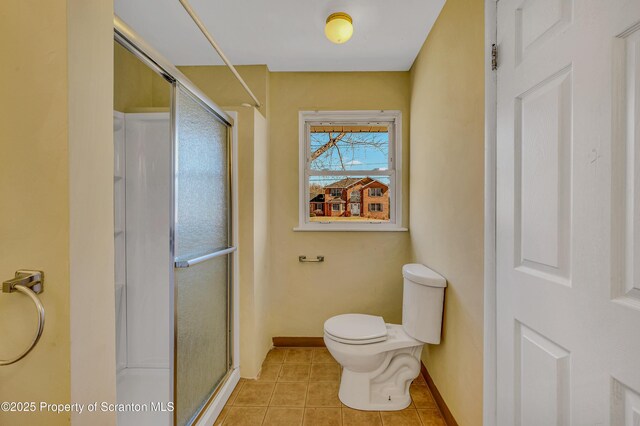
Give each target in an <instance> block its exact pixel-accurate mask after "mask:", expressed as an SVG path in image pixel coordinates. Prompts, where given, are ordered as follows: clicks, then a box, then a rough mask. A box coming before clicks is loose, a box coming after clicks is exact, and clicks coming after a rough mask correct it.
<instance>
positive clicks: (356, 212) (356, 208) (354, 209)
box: [351, 203, 360, 216]
mask: <svg viewBox="0 0 640 426" xmlns="http://www.w3.org/2000/svg"><path fill="white" fill-rule="evenodd" d="M351 215H352V216H360V203H351Z"/></svg>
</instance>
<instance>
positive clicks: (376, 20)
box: [115, 0, 445, 71]
mask: <svg viewBox="0 0 640 426" xmlns="http://www.w3.org/2000/svg"><path fill="white" fill-rule="evenodd" d="M444 2H445V0H191V1H190V4H191V6H192V7H193V9H194V10H195V11H196V12H197V13H198V15H199V16H200V18H201V19H202V21H203V22H204V23H205V25H206V26H207V28H208V30H209V32H210V33H211V34H212V35H213V37H214V38H215V39H216V41H217V42H218V44H219V45H220V46H221V48H222V50H223V51H224V53H225V54H226V55H227V56H228V57H229V59H230V60H231V62H232V63H233V64H234V65H250V64H267V65H268V66H269V69H270V70H272V71H405V70H408V69H409V68H410V67H411V64H412V63H413V61H414V59H415V57H416V55H417V54H418V52H419V50H420V47H421V46H422V44H423V43H424V41H425V39H426V37H427V34H428V33H429V31H430V30H431V27H432V26H433V23H434V22H435V20H436V18H437V17H438V14H439V13H440V10H441V9H442V6H443V5H444ZM338 11H340V12H347V13H349V14H350V15H351V16H352V17H353V26H354V34H353V37H352V38H351V40H349V41H348V42H347V43H345V44H342V45H336V44H333V43H331V42H330V41H329V40H327V39H326V38H325V36H324V23H325V20H326V18H327V16H328V15H329V14H330V13H333V12H338ZM115 13H116V14H117V15H118V16H119V17H120V18H121V19H122V20H124V21H125V22H126V23H127V24H128V25H129V26H130V27H132V28H133V29H134V31H136V32H137V33H138V34H140V36H142V38H144V39H145V40H146V41H147V42H148V43H150V44H151V45H152V46H153V47H155V48H156V49H157V50H158V51H160V53H162V54H163V55H164V56H166V57H167V59H169V60H170V61H171V62H173V63H174V64H175V65H213V64H216V65H219V64H222V61H221V60H220V58H219V57H218V55H217V54H216V52H215V51H214V50H213V48H212V47H211V46H210V45H209V44H208V42H207V41H206V39H205V38H204V36H203V35H202V33H200V31H199V30H198V28H197V27H196V26H195V24H194V23H193V21H191V18H190V17H189V15H187V13H186V12H185V10H184V9H183V8H182V6H181V5H180V3H179V2H178V0H115Z"/></svg>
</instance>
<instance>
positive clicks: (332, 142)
mask: <svg viewBox="0 0 640 426" xmlns="http://www.w3.org/2000/svg"><path fill="white" fill-rule="evenodd" d="M345 134H346V133H340V134H339V135H338V136H336V137H335V138H332V137H331V134H329V142H327V143H326V144H324V145H322V146H321V147H320V148H318V149H316V150H315V151H314V152H313V154H311V161H313V160H315V159H316V158H318V157H320V156H321V155H322V154H324V153H325V152H327V151H328V150H329V149H330V148H331V147H332V146H335V144H336V143H338V141H339V140H340V139H342V138H343V137H344V135H345Z"/></svg>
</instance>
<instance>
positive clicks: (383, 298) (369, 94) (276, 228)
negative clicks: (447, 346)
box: [268, 72, 411, 336]
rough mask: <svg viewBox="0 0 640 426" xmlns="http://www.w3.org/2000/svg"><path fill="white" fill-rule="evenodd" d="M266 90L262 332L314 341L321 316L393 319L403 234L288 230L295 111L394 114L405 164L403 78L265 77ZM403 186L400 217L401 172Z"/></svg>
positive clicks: (403, 258) (293, 211)
mask: <svg viewBox="0 0 640 426" xmlns="http://www.w3.org/2000/svg"><path fill="white" fill-rule="evenodd" d="M269 90H270V95H269V135H270V136H269V173H270V177H269V186H270V188H271V193H270V197H269V203H268V204H269V215H270V217H269V221H270V223H269V225H270V226H269V228H270V232H271V234H270V243H271V247H270V248H271V261H270V263H271V278H270V286H269V292H270V295H269V297H270V300H271V306H270V312H269V314H270V315H269V320H270V322H269V329H270V334H271V335H272V336H322V335H323V324H324V321H325V320H326V319H328V318H329V317H331V316H333V315H336V314H341V313H348V312H362V313H370V314H377V315H382V316H384V318H385V320H387V321H390V322H399V321H400V320H401V309H402V274H401V268H402V265H403V264H404V263H406V262H407V261H408V260H410V257H411V255H410V248H409V247H410V245H409V234H408V233H407V232H294V231H293V228H294V227H296V226H298V201H299V200H298V145H299V140H298V139H299V137H298V112H299V111H300V110H315V109H319V110H323V109H324V110H367V109H370V110H379V109H389V110H401V111H402V113H403V129H404V134H403V136H404V141H403V142H404V145H403V146H404V148H405V149H404V151H403V154H404V158H403V160H404V164H405V165H406V164H407V163H408V149H406V148H408V146H409V93H410V92H409V90H410V88H409V73H408V72H384V73H382V72H370V73H364V72H353V73H272V74H271V84H270V88H269ZM405 183H407V184H406V185H405V186H404V192H405V197H404V200H405V206H404V210H403V211H404V212H405V216H407V214H406V213H407V211H408V208H407V205H406V204H407V202H406V200H407V198H408V197H407V196H406V195H408V186H409V185H408V170H407V168H405ZM406 224H407V220H406V217H405V225H406ZM299 255H307V256H315V255H324V256H325V262H324V263H319V264H308V263H305V264H303V263H299V262H298V256H299Z"/></svg>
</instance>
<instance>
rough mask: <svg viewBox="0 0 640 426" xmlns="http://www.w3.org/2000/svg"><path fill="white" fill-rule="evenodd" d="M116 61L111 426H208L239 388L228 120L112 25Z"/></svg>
mask: <svg viewBox="0 0 640 426" xmlns="http://www.w3.org/2000/svg"><path fill="white" fill-rule="evenodd" d="M114 58H115V60H114V63H115V68H114V74H115V75H114V80H115V84H114V107H115V110H114V209H115V210H114V217H115V224H114V229H115V231H114V240H115V260H116V262H115V266H116V267H115V294H116V306H115V309H116V339H117V342H116V343H117V344H116V349H117V350H116V364H117V380H116V382H117V409H116V411H117V418H118V424H119V425H145V424H149V425H188V424H196V423H198V422H199V421H203V422H207V421H208V419H209V418H215V415H216V414H217V412H219V410H220V409H221V405H222V404H223V403H224V400H225V397H226V395H228V394H229V393H230V392H231V390H232V389H233V387H234V386H235V384H236V383H237V381H238V379H239V375H238V365H237V361H236V359H237V349H236V350H234V347H235V348H237V341H236V340H237V339H236V338H235V337H234V331H235V330H236V329H237V327H236V324H237V309H236V307H234V301H235V300H236V298H235V297H234V294H235V292H234V282H235V281H234V273H233V271H234V267H235V263H236V262H234V258H235V255H236V247H235V238H234V226H233V222H234V221H233V217H234V216H233V208H232V205H233V199H234V197H233V196H232V193H233V192H232V183H233V173H232V170H233V167H232V164H233V161H232V157H233V156H232V152H233V149H232V147H233V141H232V130H233V120H232V119H231V117H230V116H229V115H227V114H226V113H225V112H224V111H222V110H221V109H220V108H219V107H218V106H217V105H215V104H214V103H213V102H212V101H210V100H209V99H208V98H207V97H206V96H205V95H204V94H203V93H202V92H200V90H199V89H198V88H197V87H195V86H194V85H193V84H192V83H191V82H189V81H188V80H187V79H186V77H184V76H183V75H182V73H180V71H179V70H177V69H176V68H175V67H174V66H173V65H171V64H170V63H169V62H168V61H166V60H165V59H164V58H162V56H161V55H159V54H158V53H157V52H155V51H154V50H153V49H152V48H151V47H150V46H148V45H147V44H146V43H145V42H144V41H143V40H141V39H140V38H139V37H138V36H137V35H136V34H135V33H133V32H132V31H131V29H129V28H128V27H127V26H126V25H125V24H124V23H122V22H121V21H119V20H117V19H116V25H115V44H114ZM234 318H235V319H236V321H234Z"/></svg>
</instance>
